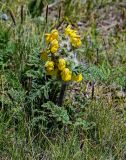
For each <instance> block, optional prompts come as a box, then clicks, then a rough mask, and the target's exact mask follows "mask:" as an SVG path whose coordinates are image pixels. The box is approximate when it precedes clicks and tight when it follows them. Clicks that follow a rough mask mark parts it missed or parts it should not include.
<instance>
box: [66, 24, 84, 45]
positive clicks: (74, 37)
mask: <svg viewBox="0 0 126 160" xmlns="http://www.w3.org/2000/svg"><path fill="white" fill-rule="evenodd" d="M65 34H66V35H68V36H69V37H70V42H71V44H72V46H74V47H80V46H81V44H82V42H81V39H80V36H79V35H78V34H77V31H76V30H73V29H71V26H70V25H69V26H68V27H67V28H66V29H65Z"/></svg>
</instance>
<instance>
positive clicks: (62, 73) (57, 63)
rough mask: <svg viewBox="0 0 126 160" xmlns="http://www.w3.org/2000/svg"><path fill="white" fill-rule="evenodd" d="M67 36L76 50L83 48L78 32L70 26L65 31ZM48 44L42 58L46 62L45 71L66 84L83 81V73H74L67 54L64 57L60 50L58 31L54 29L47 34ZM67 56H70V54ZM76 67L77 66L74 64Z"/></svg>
mask: <svg viewBox="0 0 126 160" xmlns="http://www.w3.org/2000/svg"><path fill="white" fill-rule="evenodd" d="M65 35H67V36H68V37H69V38H70V44H71V46H73V47H74V48H78V47H80V46H81V44H82V42H81V39H80V36H79V35H78V34H77V31H76V30H73V29H71V27H70V26H68V27H67V28H66V29H65ZM46 44H47V48H46V49H45V50H44V51H43V52H42V53H41V58H42V60H44V61H46V63H45V70H46V73H47V75H52V76H55V77H57V78H58V79H61V80H62V81H65V82H69V81H76V82H80V81H82V79H83V76H82V73H79V72H78V71H77V72H74V71H72V70H73V68H72V67H71V63H70V61H69V59H68V57H67V56H66V54H64V55H63V53H62V50H61V49H60V46H59V32H58V30H56V29H54V30H52V31H51V33H47V34H46ZM59 49H60V50H59ZM67 54H69V52H68V53H67ZM73 61H74V60H73ZM74 63H75V62H74ZM74 66H76V65H75V64H74Z"/></svg>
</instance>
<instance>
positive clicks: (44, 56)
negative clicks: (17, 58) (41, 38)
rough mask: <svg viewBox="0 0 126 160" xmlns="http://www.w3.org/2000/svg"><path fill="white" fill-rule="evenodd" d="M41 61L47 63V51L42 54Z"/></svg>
mask: <svg viewBox="0 0 126 160" xmlns="http://www.w3.org/2000/svg"><path fill="white" fill-rule="evenodd" d="M41 59H42V60H43V61H47V60H48V53H47V52H46V51H43V52H41Z"/></svg>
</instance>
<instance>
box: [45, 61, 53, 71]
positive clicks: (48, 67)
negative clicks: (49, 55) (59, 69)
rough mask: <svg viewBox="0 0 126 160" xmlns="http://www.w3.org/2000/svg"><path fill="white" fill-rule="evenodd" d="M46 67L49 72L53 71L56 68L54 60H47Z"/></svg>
mask: <svg viewBox="0 0 126 160" xmlns="http://www.w3.org/2000/svg"><path fill="white" fill-rule="evenodd" d="M45 68H46V71H47V72H51V71H53V70H54V62H53V61H47V62H46V64H45Z"/></svg>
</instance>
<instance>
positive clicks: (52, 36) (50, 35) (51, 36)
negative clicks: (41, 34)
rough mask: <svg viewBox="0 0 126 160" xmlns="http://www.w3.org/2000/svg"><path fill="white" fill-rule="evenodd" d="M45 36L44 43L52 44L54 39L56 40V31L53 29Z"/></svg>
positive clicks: (57, 34)
mask: <svg viewBox="0 0 126 160" xmlns="http://www.w3.org/2000/svg"><path fill="white" fill-rule="evenodd" d="M45 35H46V43H50V42H52V41H53V40H54V39H56V40H57V39H58V36H59V33H58V31H57V30H56V29H53V30H52V31H51V33H47V34H45Z"/></svg>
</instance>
